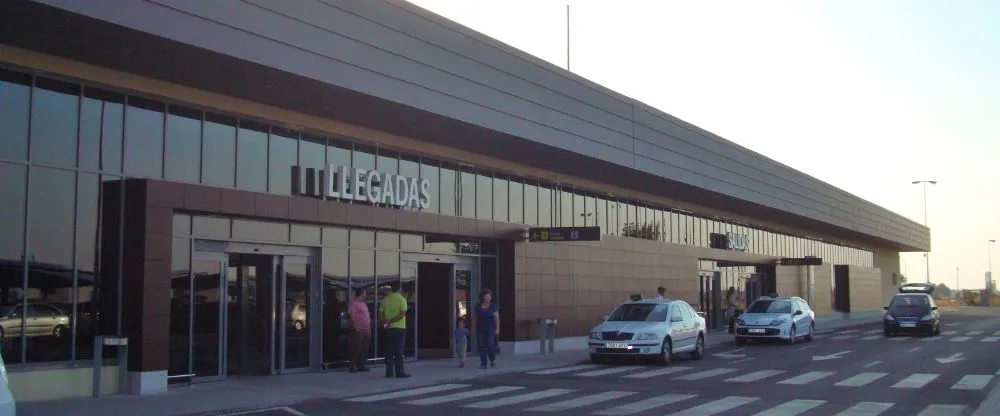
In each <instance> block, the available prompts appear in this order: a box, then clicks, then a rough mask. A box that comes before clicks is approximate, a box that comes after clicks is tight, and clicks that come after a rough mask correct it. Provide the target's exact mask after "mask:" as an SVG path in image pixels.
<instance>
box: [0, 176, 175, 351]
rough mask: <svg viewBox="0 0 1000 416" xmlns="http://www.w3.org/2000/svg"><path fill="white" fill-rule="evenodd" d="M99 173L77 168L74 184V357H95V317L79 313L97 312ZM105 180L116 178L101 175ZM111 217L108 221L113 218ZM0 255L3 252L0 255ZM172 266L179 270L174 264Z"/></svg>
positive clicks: (99, 212)
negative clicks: (95, 291)
mask: <svg viewBox="0 0 1000 416" xmlns="http://www.w3.org/2000/svg"><path fill="white" fill-rule="evenodd" d="M101 180H102V178H101V176H100V175H97V174H94V173H84V172H80V173H78V174H77V185H76V250H75V255H74V259H75V261H76V273H77V287H78V289H77V290H76V292H75V293H73V294H72V295H71V298H76V302H77V305H78V306H77V308H76V310H77V311H78V315H77V318H78V319H77V321H78V322H77V325H76V328H75V332H76V341H77V342H76V345H77V347H76V358H77V359H90V358H93V357H94V350H93V345H94V343H93V337H94V334H97V333H98V332H97V329H98V327H97V324H98V322H97V320H94V319H90V320H87V321H83V320H81V319H79V316H80V315H84V316H97V315H98V308H97V298H96V297H95V296H94V287H95V286H96V285H97V284H98V283H100V280H101V279H100V275H99V273H98V270H99V267H98V260H99V259H98V258H97V247H98V237H99V236H100V234H99V225H100V221H99V219H100V217H101ZM104 180H108V181H117V180H118V178H113V177H107V176H105V177H104ZM115 220H117V219H112V220H110V221H115ZM108 249H110V248H108ZM0 257H2V256H0ZM171 270H174V271H176V270H181V269H177V268H173V269H171Z"/></svg>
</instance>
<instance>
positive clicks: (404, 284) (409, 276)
mask: <svg viewBox="0 0 1000 416" xmlns="http://www.w3.org/2000/svg"><path fill="white" fill-rule="evenodd" d="M410 265H411V266H410V267H406V268H401V270H400V271H399V287H400V294H402V295H403V298H404V299H406V300H407V311H406V344H405V345H404V348H403V355H404V356H406V357H414V356H416V348H417V320H416V315H417V268H416V267H413V265H414V264H413V263H410Z"/></svg>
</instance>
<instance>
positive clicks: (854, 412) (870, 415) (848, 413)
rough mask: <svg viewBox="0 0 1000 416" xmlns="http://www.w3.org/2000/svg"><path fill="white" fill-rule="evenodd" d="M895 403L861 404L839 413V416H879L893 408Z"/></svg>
mask: <svg viewBox="0 0 1000 416" xmlns="http://www.w3.org/2000/svg"><path fill="white" fill-rule="evenodd" d="M892 406H893V403H880V402H861V403H858V404H856V405H854V406H851V408H850V409H847V410H844V411H843V412H840V413H837V416H878V415H880V414H882V413H883V412H885V411H886V410H889V409H890V408H892Z"/></svg>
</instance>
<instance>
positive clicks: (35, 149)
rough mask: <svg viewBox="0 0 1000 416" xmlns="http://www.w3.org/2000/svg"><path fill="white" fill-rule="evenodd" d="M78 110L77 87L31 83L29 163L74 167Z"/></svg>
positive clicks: (38, 80) (42, 80)
mask: <svg viewBox="0 0 1000 416" xmlns="http://www.w3.org/2000/svg"><path fill="white" fill-rule="evenodd" d="M79 110H80V87H79V86H77V85H76V84H70V83H66V82H62V81H56V80H51V79H47V78H41V77H39V78H36V79H35V93H34V96H32V98H31V160H32V161H34V162H41V163H47V164H53V165H59V166H76V138H77V130H76V129H77V125H78V123H77V119H78V117H79ZM0 111H4V109H3V108H0ZM14 111H17V110H14Z"/></svg>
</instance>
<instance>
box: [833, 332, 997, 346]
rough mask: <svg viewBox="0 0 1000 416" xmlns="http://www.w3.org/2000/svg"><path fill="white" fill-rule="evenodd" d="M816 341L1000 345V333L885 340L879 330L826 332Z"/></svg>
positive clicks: (951, 334) (955, 333)
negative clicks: (980, 343) (916, 341)
mask: <svg viewBox="0 0 1000 416" xmlns="http://www.w3.org/2000/svg"><path fill="white" fill-rule="evenodd" d="M816 338H817V339H825V340H831V341H877V340H889V341H896V342H904V341H914V340H920V341H924V342H936V341H946V342H986V343H1000V331H954V330H950V331H941V334H940V335H939V336H935V337H923V338H920V337H908V336H902V335H900V336H895V337H889V338H886V336H885V334H883V332H882V330H881V329H876V330H868V331H861V330H850V331H826V332H817V333H816Z"/></svg>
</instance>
